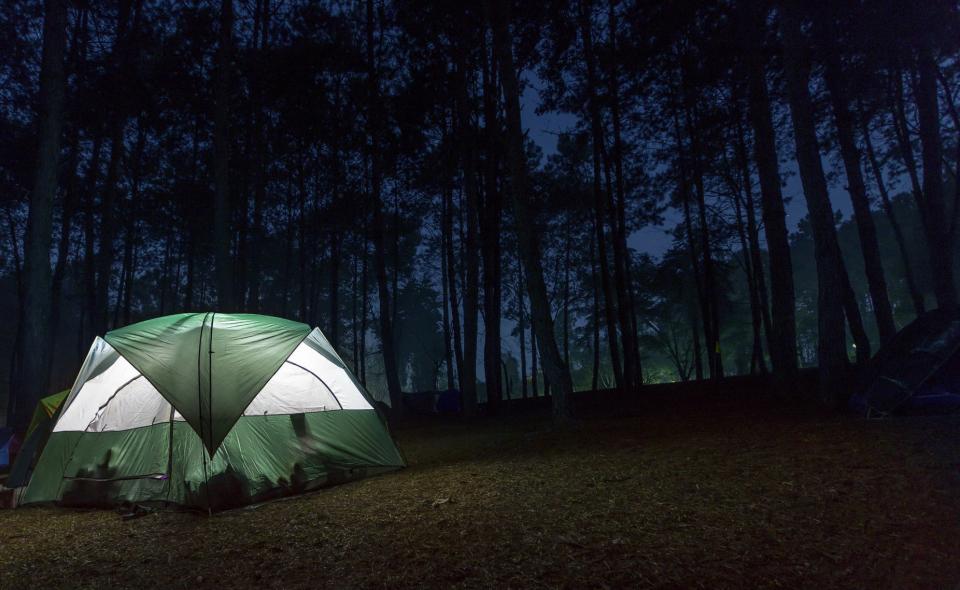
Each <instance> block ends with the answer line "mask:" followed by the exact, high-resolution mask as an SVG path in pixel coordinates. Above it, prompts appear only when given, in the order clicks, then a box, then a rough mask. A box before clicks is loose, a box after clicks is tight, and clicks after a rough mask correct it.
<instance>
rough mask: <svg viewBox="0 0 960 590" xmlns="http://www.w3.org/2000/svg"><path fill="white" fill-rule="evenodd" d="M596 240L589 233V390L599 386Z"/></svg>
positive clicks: (598, 300)
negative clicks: (590, 354) (591, 347)
mask: <svg viewBox="0 0 960 590" xmlns="http://www.w3.org/2000/svg"><path fill="white" fill-rule="evenodd" d="M597 282H598V281H597V240H596V234H595V233H591V234H590V292H591V293H592V294H593V315H592V317H591V324H592V325H593V373H592V379H591V381H590V383H591V386H590V391H596V390H597V388H598V387H600V322H601V321H602V320H601V319H600V292H599V291H600V287H599V285H598V284H597Z"/></svg>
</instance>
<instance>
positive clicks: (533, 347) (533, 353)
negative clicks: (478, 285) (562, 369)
mask: <svg viewBox="0 0 960 590" xmlns="http://www.w3.org/2000/svg"><path fill="white" fill-rule="evenodd" d="M521 272H522V271H521ZM598 350H599V349H598ZM539 356H540V355H538V354H537V333H536V328H534V327H533V325H532V324H531V326H530V395H531V397H537V395H539V391H538V390H537V380H538V377H537V371H538V370H539V369H538V368H537V363H538V362H539Z"/></svg>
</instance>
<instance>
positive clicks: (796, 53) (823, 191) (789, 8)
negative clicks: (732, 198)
mask: <svg viewBox="0 0 960 590" xmlns="http://www.w3.org/2000/svg"><path fill="white" fill-rule="evenodd" d="M781 8H782V10H781V11H780V27H781V31H782V34H783V39H784V73H785V75H786V82H787V96H788V100H789V103H790V112H791V119H792V122H793V132H794V140H795V142H796V152H797V162H798V164H799V168H800V180H801V182H802V184H803V194H804V197H805V198H806V201H807V209H808V211H809V215H810V226H811V229H812V231H813V242H814V256H815V259H816V264H817V327H818V330H817V359H818V364H819V376H820V397H821V400H822V401H823V402H824V403H825V404H827V405H831V406H833V405H836V404H838V403H839V402H840V401H842V395H843V394H842V392H843V387H842V384H843V380H844V377H845V375H844V374H845V372H846V369H847V364H848V360H847V351H846V346H845V344H844V343H845V340H846V338H845V336H846V335H845V330H844V305H843V304H844V301H843V296H844V286H845V280H844V276H845V273H846V271H845V269H844V267H843V263H842V259H841V257H840V256H841V255H840V246H839V243H838V242H837V232H836V227H835V226H834V215H833V208H832V206H831V205H830V198H829V194H828V192H827V181H826V178H825V176H824V172H823V165H822V163H821V161H820V148H819V145H818V143H817V133H816V122H815V121H814V110H813V102H812V99H811V97H810V89H809V86H808V84H809V64H808V62H807V56H806V52H805V46H804V43H805V42H804V40H803V37H802V33H801V29H800V28H801V11H800V9H799V7H798V6H797V4H796V2H795V0H785V1H784V2H783V3H782V5H781Z"/></svg>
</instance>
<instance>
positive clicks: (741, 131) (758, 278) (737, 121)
mask: <svg viewBox="0 0 960 590" xmlns="http://www.w3.org/2000/svg"><path fill="white" fill-rule="evenodd" d="M739 94H740V93H739V92H737V96H738V98H737V99H735V100H734V101H733V102H734V112H733V118H734V131H735V133H736V139H735V142H734V154H735V159H736V163H737V168H738V169H739V170H740V183H741V185H742V194H743V200H744V203H743V205H744V207H743V208H744V215H745V217H746V228H745V232H744V233H745V238H746V240H745V241H746V246H745V247H746V250H745V251H744V257H745V258H746V259H747V260H749V261H750V263H749V265H748V267H749V269H750V277H749V280H748V286H749V287H750V297H751V319H752V321H753V327H754V349H755V353H754V354H755V358H756V361H757V362H758V364H759V368H760V370H761V372H762V373H766V372H767V363H766V359H765V357H764V354H763V338H762V337H761V335H760V331H759V330H760V328H761V327H762V328H763V331H764V332H765V333H766V336H767V345H768V347H769V344H770V340H771V338H772V336H771V329H770V312H769V308H768V306H767V284H766V279H765V278H764V272H763V254H762V252H761V251H760V235H759V230H758V228H757V216H756V206H755V204H754V199H753V180H752V177H751V174H750V152H749V150H748V148H747V139H746V129H745V128H744V120H743V119H744V117H743V110H742V108H741V103H740V100H739ZM738 217H739V206H738ZM754 310H755V311H754Z"/></svg>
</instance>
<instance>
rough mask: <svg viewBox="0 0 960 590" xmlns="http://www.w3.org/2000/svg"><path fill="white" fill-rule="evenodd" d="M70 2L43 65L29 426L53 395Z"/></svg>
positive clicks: (26, 323)
mask: <svg viewBox="0 0 960 590" xmlns="http://www.w3.org/2000/svg"><path fill="white" fill-rule="evenodd" d="M66 29H67V4H66V1H65V0H46V2H45V4H44V19H43V54H42V55H43V57H42V61H41V66H40V95H39V101H38V102H39V107H40V108H39V117H38V120H37V122H38V125H37V131H38V138H39V146H38V150H37V173H36V176H35V177H34V183H33V189H32V191H31V193H30V212H29V216H28V218H27V233H26V238H25V244H24V267H23V287H24V288H23V299H22V303H21V304H22V308H23V316H22V317H23V332H22V334H23V338H22V340H21V347H22V348H21V351H20V354H19V359H20V367H19V371H18V374H19V379H17V380H16V382H17V384H18V386H19V387H18V389H16V390H14V391H15V394H14V395H16V396H17V397H16V401H15V405H14V412H13V420H12V421H11V423H12V424H13V426H14V428H15V429H16V430H18V431H22V430H23V429H25V428H26V426H27V424H28V423H29V422H30V416H31V414H32V412H33V409H34V407H35V406H36V403H37V401H38V400H39V398H40V397H42V396H44V395H47V388H48V386H49V382H50V358H51V352H52V347H51V344H52V341H51V338H50V306H51V299H50V280H51V277H50V245H51V233H52V229H53V200H54V197H55V196H56V193H57V168H58V165H59V161H60V139H61V138H60V134H61V129H62V127H63V103H64V92H65V76H64V67H63V58H64V51H65V47H66V42H67V41H66Z"/></svg>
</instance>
